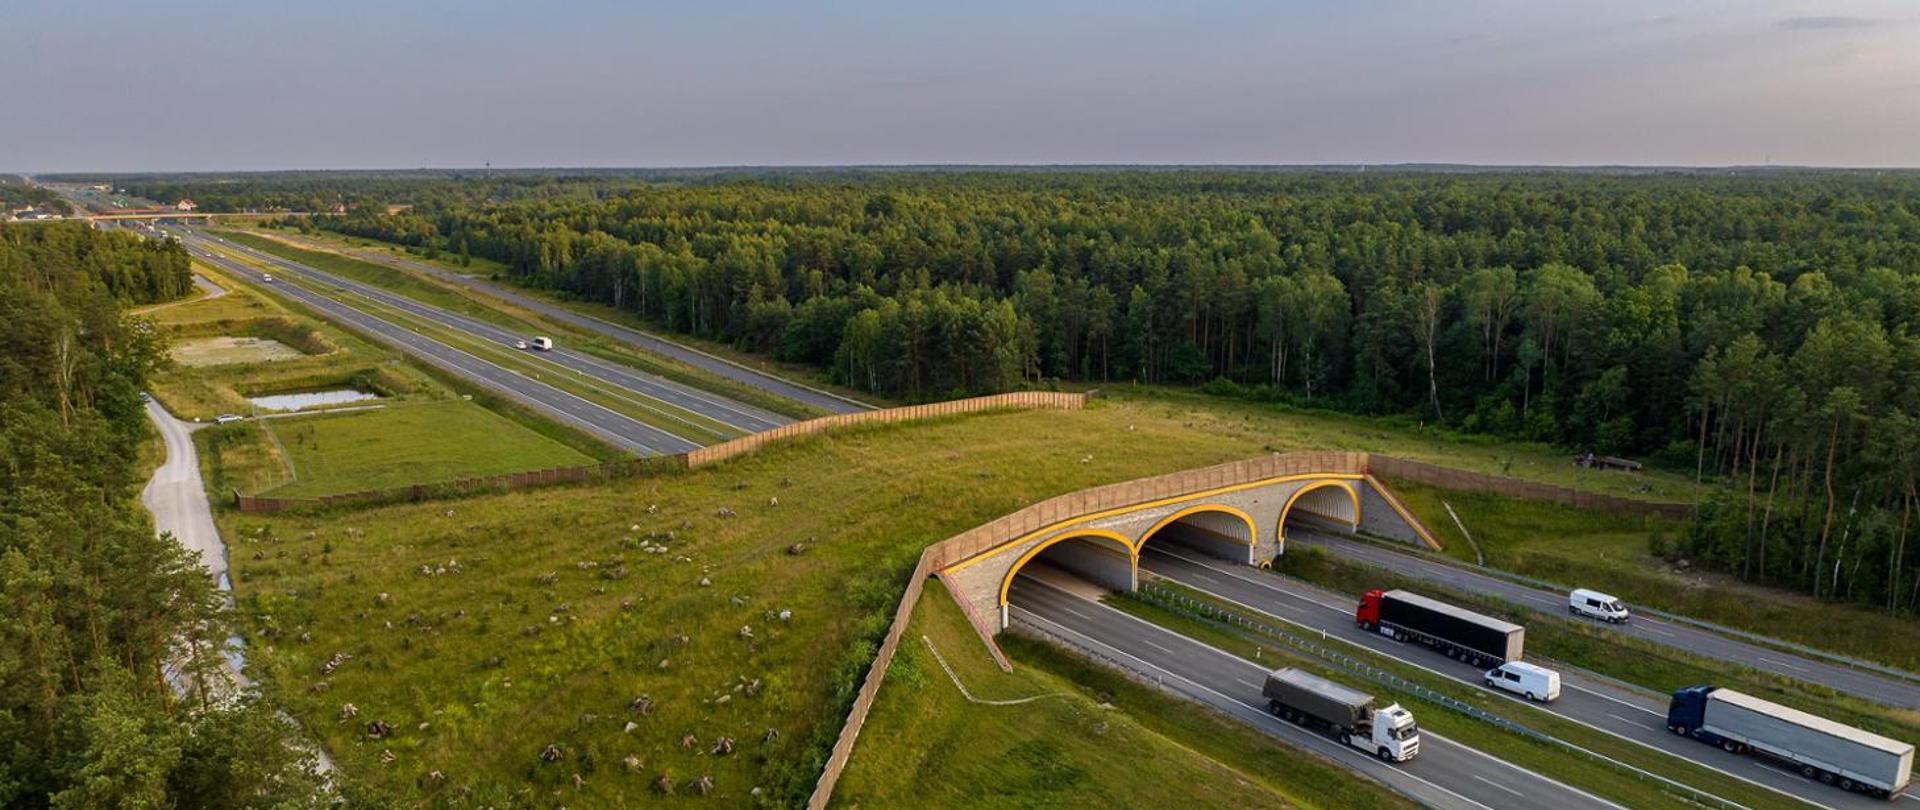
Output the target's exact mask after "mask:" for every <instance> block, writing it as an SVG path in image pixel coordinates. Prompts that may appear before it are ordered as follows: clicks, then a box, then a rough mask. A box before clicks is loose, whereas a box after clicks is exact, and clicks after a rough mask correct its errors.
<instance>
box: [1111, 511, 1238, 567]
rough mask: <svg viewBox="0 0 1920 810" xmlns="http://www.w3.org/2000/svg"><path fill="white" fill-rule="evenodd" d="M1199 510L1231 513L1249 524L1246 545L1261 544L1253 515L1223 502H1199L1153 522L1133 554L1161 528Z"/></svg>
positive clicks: (1136, 554) (1145, 544)
mask: <svg viewBox="0 0 1920 810" xmlns="http://www.w3.org/2000/svg"><path fill="white" fill-rule="evenodd" d="M1199 512H1222V513H1225V514H1229V515H1232V516H1234V517H1237V518H1239V519H1240V522H1241V523H1245V524H1247V542H1246V543H1245V545H1249V546H1252V545H1258V544H1259V540H1260V529H1259V527H1257V526H1255V525H1254V524H1253V516H1252V515H1249V514H1247V513H1246V512H1243V511H1240V510H1239V509H1236V508H1234V507H1231V506H1228V505H1226V504H1223V503H1206V504H1198V505H1195V506H1189V507H1187V508H1185V509H1182V510H1180V511H1178V512H1175V513H1173V514H1171V515H1168V516H1166V517H1164V518H1161V519H1160V522H1159V523H1155V524H1153V528H1151V529H1148V530H1147V532H1146V533H1145V534H1142V535H1140V545H1137V546H1134V547H1133V555H1134V556H1136V557H1138V556H1140V550H1141V549H1143V548H1146V547H1147V541H1148V540H1151V539H1153V536H1154V535H1156V534H1159V533H1160V530H1161V529H1164V528H1166V527H1168V526H1171V525H1173V522H1174V521H1176V520H1179V519H1181V518H1183V517H1186V516H1188V515H1192V514H1196V513H1199Z"/></svg>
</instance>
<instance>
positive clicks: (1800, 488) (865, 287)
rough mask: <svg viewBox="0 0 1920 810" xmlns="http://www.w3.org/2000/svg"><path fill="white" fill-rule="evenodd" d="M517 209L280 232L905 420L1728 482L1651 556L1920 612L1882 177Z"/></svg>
mask: <svg viewBox="0 0 1920 810" xmlns="http://www.w3.org/2000/svg"><path fill="white" fill-rule="evenodd" d="M527 182H528V183H530V184H534V185H537V183H535V181H533V180H532V179H529V180H528V181H527ZM539 182H543V183H549V184H558V185H557V186H555V187H559V186H564V187H566V188H568V189H570V190H571V191H570V193H551V194H529V195H527V196H524V197H518V198H503V197H500V196H499V195H498V194H497V191H498V189H497V188H495V186H496V185H497V181H453V180H445V181H442V184H441V187H440V188H439V189H438V190H435V191H432V192H431V193H426V192H424V191H422V192H421V193H420V194H419V196H417V197H416V198H415V199H416V200H417V203H416V205H415V207H414V208H412V209H410V210H408V211H406V212H403V213H400V214H397V215H392V216H383V215H378V214H376V213H374V212H372V211H365V210H363V211H362V212H359V213H355V214H352V215H348V216H345V217H334V218H320V219H316V220H315V221H313V222H311V223H306V226H308V227H324V228H331V229H334V230H337V231H340V232H343V233H349V234H354V235H359V236H367V237H374V238H379V239H385V240H389V241H393V242H396V243H400V244H406V245H411V246H416V247H418V248H419V249H421V250H423V251H428V252H434V253H444V254H447V255H450V256H454V257H462V258H485V259H491V260H495V261H498V262H501V263H503V264H504V265H505V266H506V268H507V273H508V274H509V275H510V276H511V277H512V278H514V279H516V280H518V281H519V282H521V283H524V284H527V285H529V286H534V287H542V288H548V289H553V290H557V291H561V292H564V293H566V294H569V295H573V296H577V297H580V298H583V299H587V300H593V301H598V302H602V303H606V304H609V305H612V306H615V307H618V308H621V309H623V310H627V311H630V312H632V313H634V314H636V315H638V316H640V317H642V318H645V319H647V320H650V321H652V322H655V323H657V324H659V325H660V326H662V327H663V328H666V329H670V330H674V331H679V332H685V333H689V334H696V335H701V336H704V337H709V338H716V339H721V340H727V341H732V342H734V343H735V344H737V345H739V346H741V347H743V348H746V349H749V350H753V351H759V352H767V353H770V354H773V355H775V356H777V357H780V358H782V359H787V360H794V361H800V362H807V363H814V364H817V365H819V366H821V367H824V368H827V369H830V370H831V372H832V373H833V374H834V376H835V377H837V378H838V379H839V381H841V382H843V383H845V384H847V385H851V386H855V387H858V388H863V389H866V390H870V391H874V392H877V393H880V394H885V395H890V396H895V397H900V398H904V399H923V398H934V397H944V396H950V395H956V394H965V393H981V392H990V391H997V390H1004V389H1007V388H1011V387H1018V386H1023V385H1039V384H1044V383H1045V381H1047V380H1050V379H1070V380H1083V381H1102V380H1139V381H1143V382H1173V383H1194V384H1202V383H1204V384H1206V385H1207V386H1208V387H1209V389H1210V390H1213V391H1217V392H1221V393H1230V394H1235V395H1240V396H1248V397H1254V398H1266V399H1274V400H1284V401H1291V402H1297V403H1304V404H1311V405H1315V406H1319V407H1330V408H1339V409H1343V410H1349V411H1354V412H1360V413H1373V414H1405V415H1410V416H1412V417H1414V418H1418V419H1420V420H1422V421H1425V422H1429V423H1436V424H1441V425H1446V426H1448V427H1451V428H1454V429H1458V430H1463V431H1468V432H1476V433H1487V434H1493V435H1498V436H1503V437H1511V438H1520V439H1528V440H1535V441H1542V442H1551V443H1555V444H1558V445H1561V446H1564V447H1567V448H1569V449H1570V450H1575V451H1583V452H1584V451H1592V452H1597V453H1601V454H1634V455H1641V456H1645V457H1648V458H1649V459H1650V460H1652V461H1653V462H1654V463H1657V464H1661V465H1664V466H1668V467H1673V468H1679V469H1686V470H1689V471H1691V472H1694V473H1695V474H1697V475H1699V476H1700V477H1702V478H1714V479H1715V480H1718V481H1722V482H1725V483H1726V484H1727V486H1726V489H1725V493H1724V494H1723V495H1722V496H1721V497H1720V498H1716V499H1715V500H1714V501H1713V502H1712V503H1710V504H1708V507H1707V508H1705V509H1703V511H1702V515H1703V517H1702V519H1701V520H1700V522H1699V525H1698V526H1696V528H1695V530H1694V531H1693V532H1692V533H1690V535H1689V536H1688V537H1687V538H1686V539H1685V540H1684V541H1683V542H1682V543H1681V544H1680V545H1679V546H1678V547H1676V548H1674V549H1671V550H1669V551H1670V553H1675V554H1687V555H1689V556H1690V557H1693V558H1695V559H1698V560H1700V561H1703V562H1706V563H1708V564H1711V565H1715V566H1717V567H1719V568H1721V569H1722V570H1728V571H1733V572H1736V573H1739V574H1742V575H1744V576H1747V577H1749V578H1753V579H1764V580H1767V581H1772V582H1781V583H1786V584H1791V585H1795V586H1798V587H1801V588H1804V589H1806V590H1808V591H1810V592H1814V593H1818V594H1820V595H1822V596H1825V597H1833V598H1851V599H1855V600H1858V601H1871V602H1876V603H1880V604H1884V605H1886V606H1887V607H1889V608H1900V607H1907V608H1911V607H1912V606H1913V605H1914V604H1915V601H1916V599H1920V576H1915V566H1914V564H1913V563H1912V561H1911V559H1910V555H1908V554H1907V553H1906V551H1905V546H1906V538H1907V537H1908V536H1909V534H1910V533H1911V526H1912V523H1913V522H1914V521H1913V516H1912V512H1913V511H1914V508H1915V506H1916V500H1915V495H1914V493H1913V482H1912V474H1911V473H1912V471H1913V470H1914V469H1915V464H1914V463H1913V459H1912V457H1911V456H1908V455H1904V454H1905V453H1906V452H1907V451H1906V450H1901V449H1899V447H1901V445H1900V442H1898V441H1894V440H1893V439H1892V437H1896V436H1910V435H1912V434H1913V433H1914V431H1912V430H1911V425H1912V423H1911V420H1912V419H1914V418H1915V416H1916V414H1917V413H1920V204H1917V203H1916V200H1920V175H1916V174H1914V173H1873V172H1813V171H1783V172H1747V173H1745V174H1737V175H1731V176H1730V175H1728V174H1727V173H1714V172H1672V173H1668V172H1653V173H1607V172H1588V173H1574V172H1539V173H1528V172H1489V173H1442V172H1382V173H1359V172H1307V171H1301V172H1286V171H1214V170H1191V171H1077V172H1041V171H1026V172H871V173H861V172H817V173H796V174H777V173H776V174H771V175H765V174H763V175H753V176H744V175H743V176H731V177H729V176H725V175H718V176H700V177H686V178H678V179H675V180H672V181H668V180H661V179H657V178H655V179H647V178H632V177H612V178H591V177H588V178H577V179H575V180H570V181H566V182H564V183H562V182H561V181H558V180H554V179H551V178H549V179H548V180H545V181H539ZM461 189H464V190H461ZM416 191H419V189H416ZM1723 500H1725V501H1726V502H1725V503H1722V502H1721V501H1723Z"/></svg>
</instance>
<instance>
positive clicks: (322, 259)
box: [217, 229, 821, 419]
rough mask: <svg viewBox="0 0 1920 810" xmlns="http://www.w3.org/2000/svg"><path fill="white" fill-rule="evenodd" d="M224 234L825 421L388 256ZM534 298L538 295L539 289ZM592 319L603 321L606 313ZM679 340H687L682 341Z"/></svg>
mask: <svg viewBox="0 0 1920 810" xmlns="http://www.w3.org/2000/svg"><path fill="white" fill-rule="evenodd" d="M217 233H219V234H221V235H222V236H223V237H225V238H228V239H231V240H233V241H234V242H236V243H238V244H241V245H245V246H247V247H251V248H254V249H256V250H260V251H263V252H267V253H271V254H274V255H276V256H280V257H282V258H286V259H291V260H293V261H297V262H301V263H303V264H307V265H309V266H311V267H314V268H316V269H319V270H324V271H327V272H329V273H334V274H336V275H339V276H342V277H344V278H349V279H352V280H354V281H359V282H361V283H363V284H369V285H373V286H376V287H380V288H381V289H384V290H387V291H389V292H393V293H397V294H399V295H403V296H406V297H407V298H410V299H413V300H416V301H419V302H421V303H426V304H432V305H435V306H438V307H441V308H443V309H447V310H450V311H453V312H458V313H461V314H464V315H468V316H471V317H474V318H477V319H480V320H483V321H486V322H488V323H491V324H493V325H495V326H499V327H502V328H505V329H511V330H514V331H516V332H517V333H521V334H525V335H529V336H531V335H535V334H545V335H552V336H554V337H555V340H557V341H559V342H561V343H563V344H564V345H566V346H567V347H569V348H572V349H575V350H577V351H581V352H585V353H587V354H591V355H594V356H596V357H599V358H601V359H603V360H607V361H610V362H614V363H619V364H621V365H625V366H629V367H631V368H633V369H635V370H637V371H641V372H645V373H648V374H653V375H655V376H659V377H662V378H665V379H668V380H672V381H674V382H677V383H680V384H682V385H686V386H690V387H693V388H697V389H700V390H704V391H709V392H712V393H716V394H719V395H721V396H725V397H728V398H730V399H733V400H735V401H738V402H742V403H746V404H749V405H754V406H756V407H760V408H763V409H766V410H770V411H773V412H775V413H779V414H783V415H786V416H788V417H791V418H795V419H805V418H809V417H813V416H819V415H821V412H820V411H817V410H815V409H814V408H812V407H810V406H807V405H803V404H801V403H798V402H794V401H792V400H788V399H786V398H784V397H779V396H775V395H773V394H769V393H767V392H764V391H761V390H760V389H757V388H754V387H752V386H748V385H744V384H742V383H739V382H736V381H734V380H730V379H727V378H725V377H721V376H719V375H717V374H713V373H711V372H709V371H706V370H705V369H700V368H695V367H693V366H689V365H687V364H685V363H682V362H679V361H677V360H674V359H671V358H668V357H664V356H661V355H657V354H654V353H652V352H648V351H644V350H641V349H638V348H635V347H633V346H630V345H628V344H625V343H622V342H620V341H617V340H613V339H612V338H608V337H606V336H604V335H600V334H598V333H595V332H591V331H588V330H583V329H578V328H575V327H574V326H572V325H569V324H563V323H558V322H555V321H552V320H550V319H547V318H546V317H544V316H542V315H540V314H539V313H536V312H533V311H531V310H527V309H525V308H523V307H520V306H519V305H516V304H514V303H512V302H509V301H506V300H503V299H500V298H495V297H493V296H487V295H482V294H480V293H476V292H474V291H471V290H466V289H463V288H460V287H457V286H454V285H452V284H447V283H443V282H440V281H437V280H435V279H433V278H431V277H429V276H426V275H423V274H420V273H415V272H410V271H407V270H402V269H397V268H395V267H392V266H389V265H385V264H379V263H376V262H375V261H371V260H369V259H380V258H385V257H384V256H382V255H375V256H370V257H366V258H362V257H361V256H356V255H352V254H350V253H347V252H343V251H354V252H358V251H359V250H360V249H358V248H351V247H348V246H345V245H341V244H337V243H328V242H321V241H316V240H312V239H310V238H307V237H294V236H292V235H289V234H286V233H283V232H279V231H275V230H272V229H259V230H254V231H237V230H221V231H218V232H217ZM363 255H364V254H363ZM407 258H409V259H411V260H413V261H420V262H422V263H427V264H434V265H435V266H438V267H441V268H442V269H447V270H453V271H456V272H458V271H460V270H462V268H459V267H457V266H452V267H449V266H446V265H445V264H439V263H434V262H427V261H426V260H424V259H422V258H419V257H407ZM527 292H529V294H531V291H527ZM589 314H595V315H598V313H589ZM675 340H679V338H678V337H676V338H675Z"/></svg>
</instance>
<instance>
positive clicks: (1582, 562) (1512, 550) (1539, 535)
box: [1388, 481, 1920, 670]
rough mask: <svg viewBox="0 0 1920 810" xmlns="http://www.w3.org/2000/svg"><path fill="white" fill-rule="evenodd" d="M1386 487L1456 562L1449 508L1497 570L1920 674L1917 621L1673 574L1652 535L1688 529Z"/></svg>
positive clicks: (1457, 541) (1458, 547)
mask: <svg viewBox="0 0 1920 810" xmlns="http://www.w3.org/2000/svg"><path fill="white" fill-rule="evenodd" d="M1388 483H1389V484H1390V485H1391V486H1393V488H1394V492H1395V493H1396V494H1398V495H1399V496H1400V498H1401V500H1402V501H1403V502H1404V503H1405V504H1406V505H1407V508H1408V509H1411V510H1413V513H1414V514H1415V515H1418V516H1419V517H1420V519H1421V522H1423V523H1425V524H1426V525H1427V527H1428V528H1430V529H1432V530H1433V531H1434V532H1435V533H1436V534H1438V535H1439V536H1440V538H1441V539H1442V540H1443V541H1444V542H1445V543H1446V546H1447V548H1446V553H1447V555H1448V556H1450V557H1453V558H1455V559H1458V560H1460V561H1463V562H1473V560H1474V556H1473V549H1472V544H1469V543H1468V542H1467V541H1466V538H1465V537H1464V536H1462V535H1461V533H1460V529H1459V526H1458V525H1456V524H1455V523H1454V521H1453V518H1452V517H1450V516H1449V515H1448V514H1447V510H1446V505H1447V504H1451V505H1452V506H1453V509H1454V511H1455V512H1457V513H1459V515H1460V521H1461V522H1462V523H1464V524H1466V527H1467V530H1468V531H1469V532H1472V534H1473V539H1474V542H1476V543H1478V544H1479V546H1480V550H1481V552H1482V553H1484V554H1485V555H1486V558H1487V565H1488V566H1491V567H1493V568H1499V569H1503V570H1507V571H1512V572H1515V573H1518V574H1524V575H1526V576H1530V577H1536V578H1540V579H1544V580H1548V581H1551V582H1557V583H1560V584H1562V585H1566V586H1569V587H1587V588H1593V589H1595V590H1600V591H1605V592H1607V593H1610V594H1613V595H1615V596H1618V597H1620V598H1622V599H1625V600H1627V601H1628V602H1629V603H1632V604H1639V605H1647V606H1651V607H1654V608H1658V609H1661V610H1667V611H1671V612H1674V613H1680V614H1683V615H1686V616H1691V617H1693V618H1697V619H1702V620H1705V621H1710V622H1715V623H1719V624H1725V625H1728V626H1733V627H1741V628H1745V629H1748V630H1752V631H1754V632H1758V633H1763V634H1765V635H1768V636H1772V637H1775V638H1779V639H1783V640H1786V641H1792V642H1795V643H1799V644H1805V645H1808V646H1812V647H1817V648H1820V649H1825V650H1831V651H1834V652H1838V653H1842V654H1845V655H1850V656H1854V657H1857V658H1861V659H1865V660H1872V661H1879V662H1881V663H1885V664H1891V665H1894V666H1898V667H1903V668H1906V669H1909V670H1920V622H1915V621H1914V620H1912V619H1911V618H1897V617H1893V616H1888V615H1886V614H1884V613H1881V612H1877V611H1873V610H1869V609H1865V608H1861V607H1857V606H1854V605H1845V604H1836V603H1832V602H1822V601H1819V600H1816V599H1811V598H1808V597H1805V596H1800V595H1797V594H1792V593H1785V592H1781V591H1776V590H1771V589H1766V588H1759V587H1755V586H1751V585H1746V584H1742V583H1740V582H1738V581H1737V580H1734V579H1732V578H1728V577H1722V576H1715V575H1707V574H1701V573H1699V572H1681V571H1676V570H1674V568H1673V566H1672V565H1670V564H1669V563H1668V562H1667V561H1666V560H1664V559H1661V558H1660V557H1657V556H1655V555H1654V554H1653V553H1652V552H1651V550H1650V549H1651V546H1652V544H1653V542H1654V541H1655V540H1656V539H1664V540H1665V541H1667V542H1671V541H1673V540H1675V539H1677V538H1678V537H1680V536H1681V535H1682V534H1683V533H1684V532H1685V531H1686V529H1687V527H1686V524H1684V523H1679V522H1675V521H1669V520H1659V519H1654V518H1635V517H1622V516H1615V515H1607V514H1602V513H1597V512H1590V511H1587V510H1583V509H1575V508H1572V507H1566V506H1560V505H1557V504H1550V503H1541V502H1538V501H1524V500H1519V499H1516V498H1507V497H1502V496H1499V495H1489V494H1479V493H1470V492H1456V491H1448V490H1439V489H1434V488H1432V487H1424V486H1418V485H1411V484H1404V483H1399V482H1391V481H1390V482H1388Z"/></svg>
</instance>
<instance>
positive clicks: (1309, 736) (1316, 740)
mask: <svg viewBox="0 0 1920 810" xmlns="http://www.w3.org/2000/svg"><path fill="white" fill-rule="evenodd" d="M1043 584H1044V583H1043ZM1055 590H1058V589H1057V588H1056V589H1055ZM1013 609H1014V610H1018V611H1020V612H1021V613H1025V614H1027V616H1029V617H1031V618H1032V619H1034V620H1035V621H1039V622H1044V623H1046V624H1049V625H1052V626H1053V627H1055V628H1058V629H1059V630H1061V631H1062V632H1066V633H1070V634H1072V635H1075V636H1078V637H1080V638H1081V639H1084V640H1086V641H1087V642H1088V643H1091V644H1095V645H1098V646H1100V647H1104V648H1106V649H1107V650H1108V651H1110V652H1111V653H1113V654H1114V655H1117V656H1121V657H1124V658H1128V659H1131V660H1132V661H1133V662H1134V663H1136V664H1139V665H1140V666H1142V667H1145V668H1146V669H1148V670H1151V671H1153V672H1157V673H1159V674H1161V675H1163V676H1165V677H1167V678H1170V679H1173V680H1177V681H1180V682H1182V683H1185V684H1187V685H1188V686H1190V687H1192V688H1193V689H1196V690H1199V691H1202V692H1206V693H1207V694H1210V695H1213V696H1214V697H1216V698H1219V699H1220V700H1223V701H1226V702H1227V703H1229V704H1238V705H1241V706H1245V707H1247V708H1250V709H1253V710H1254V711H1256V712H1259V713H1260V716H1262V717H1272V715H1270V714H1268V713H1267V711H1266V707H1265V706H1258V705H1255V704H1253V703H1251V702H1249V701H1246V700H1242V699H1240V698H1235V697H1228V696H1226V695H1224V694H1221V693H1220V692H1219V690H1216V689H1214V688H1212V687H1209V686H1207V685H1205V684H1202V683H1200V682H1199V681H1195V680H1193V679H1192V678H1188V677H1186V676H1184V675H1181V674H1179V673H1177V672H1174V671H1172V670H1170V669H1167V668H1165V667H1161V666H1156V665H1154V664H1151V663H1148V662H1147V661H1146V660H1145V659H1142V658H1141V657H1139V656H1137V655H1134V654H1133V653H1130V652H1127V651H1126V650H1122V649H1120V648H1119V647H1115V646H1113V645H1112V644H1108V643H1106V642H1104V641H1100V640H1099V639H1096V638H1094V637H1092V636H1089V635H1087V634H1085V633H1082V632H1079V631H1077V630H1074V629H1073V628H1071V627H1067V626H1065V625H1062V624H1060V623H1059V622H1056V621H1053V620H1052V619H1049V618H1047V617H1045V616H1041V615H1040V614H1038V613H1034V612H1033V611H1031V610H1028V609H1026V608H1023V607H1020V606H1019V605H1014V606H1013ZM1109 610H1111V608H1109ZM1114 612H1115V613H1120V611H1117V610H1116V611H1114ZM1120 615H1122V616H1126V617H1127V618H1129V619H1135V617H1133V616H1129V615H1127V614H1125V613H1120ZM1136 621H1141V620H1139V619H1136ZM1149 626H1151V627H1155V628H1156V629H1159V626H1158V625H1152V624H1150V623H1149ZM1163 632H1166V631H1163ZM1194 643H1195V644H1199V646H1201V647H1203V648H1205V649H1208V650H1213V651H1214V652H1220V654H1221V655H1229V654H1228V653H1225V652H1221V651H1219V650H1217V649H1215V648H1213V647H1208V646H1207V645H1205V644H1200V643H1199V642H1197V641H1196V642H1194ZM1229 657H1232V656H1230V655H1229ZM1236 660H1240V661H1243V662H1244V661H1245V660H1246V659H1244V658H1241V659H1236ZM1273 728H1291V726H1287V725H1283V724H1279V723H1278V721H1275V725H1274V726H1273ZM1421 733H1422V734H1426V735H1430V736H1433V737H1436V738H1438V737H1439V736H1440V735H1438V734H1433V733H1432V732H1430V731H1422V732H1421ZM1268 734H1269V735H1271V736H1274V737H1280V736H1281V735H1278V734H1273V733H1272V732H1271V731H1269V732H1268ZM1290 736H1291V737H1292V738H1293V739H1295V740H1301V739H1304V740H1306V741H1307V742H1308V743H1310V744H1312V745H1313V746H1314V747H1316V748H1319V749H1321V750H1323V751H1333V752H1335V753H1336V754H1338V755H1339V756H1340V757H1341V758H1343V759H1346V760H1347V761H1348V762H1349V763H1353V762H1364V763H1366V764H1367V765H1369V766H1374V767H1377V768H1378V769H1379V770H1380V772H1382V773H1390V774H1394V775H1395V776H1398V777H1399V778H1402V779H1411V780H1413V781H1415V782H1419V783H1420V784H1423V785H1426V786H1427V787H1430V788H1433V789H1434V790H1437V791H1440V792H1441V793H1445V794H1447V795H1448V796H1452V797H1454V798H1456V799H1459V800H1460V801H1462V802H1465V803H1467V804H1469V805H1472V806H1474V807H1479V808H1484V810H1493V808H1492V807H1490V806H1488V805H1485V804H1482V803H1480V802H1477V801H1474V800H1472V799H1469V798H1467V797H1465V796H1462V795H1460V794H1459V793H1456V792H1454V791H1453V790H1451V789H1448V788H1447V787H1445V786H1442V785H1440V784H1437V783H1435V782H1432V781H1429V780H1427V779H1423V778H1421V777H1419V776H1415V775H1413V774H1412V773H1409V772H1407V771H1406V770H1405V769H1401V768H1392V767H1388V766H1386V765H1382V764H1380V763H1379V761H1378V760H1376V759H1374V758H1373V757H1370V756H1366V755H1364V754H1360V753H1359V752H1357V751H1355V750H1353V749H1352V748H1349V747H1347V746H1344V745H1339V744H1337V743H1335V742H1333V741H1332V740H1329V739H1327V738H1325V737H1321V736H1319V735H1317V734H1313V733H1311V732H1307V731H1300V732H1298V733H1296V734H1292V735H1290ZM1469 750H1471V749H1469Z"/></svg>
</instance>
